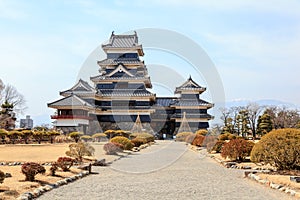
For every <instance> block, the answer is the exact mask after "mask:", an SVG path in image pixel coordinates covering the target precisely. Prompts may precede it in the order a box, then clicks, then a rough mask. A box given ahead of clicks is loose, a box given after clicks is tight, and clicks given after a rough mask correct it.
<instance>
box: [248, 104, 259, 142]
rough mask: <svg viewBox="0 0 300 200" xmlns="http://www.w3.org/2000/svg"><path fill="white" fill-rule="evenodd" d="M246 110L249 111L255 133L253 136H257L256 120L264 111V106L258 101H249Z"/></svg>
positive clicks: (252, 129)
mask: <svg viewBox="0 0 300 200" xmlns="http://www.w3.org/2000/svg"><path fill="white" fill-rule="evenodd" d="M246 110H247V111H248V118H249V124H250V129H251V132H252V135H253V138H255V137H256V128H257V127H256V124H257V123H256V122H257V120H258V117H259V115H260V113H261V111H262V107H261V106H259V105H258V104H257V103H249V104H248V105H247V106H246Z"/></svg>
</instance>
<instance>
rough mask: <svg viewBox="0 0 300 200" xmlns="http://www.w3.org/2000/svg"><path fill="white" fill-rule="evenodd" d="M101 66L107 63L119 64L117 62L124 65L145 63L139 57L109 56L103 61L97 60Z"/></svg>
mask: <svg viewBox="0 0 300 200" xmlns="http://www.w3.org/2000/svg"><path fill="white" fill-rule="evenodd" d="M97 63H98V65H100V66H106V65H117V64H120V63H122V64H124V65H142V64H144V63H143V61H141V60H140V59H138V58H107V59H104V60H101V61H98V62H97Z"/></svg>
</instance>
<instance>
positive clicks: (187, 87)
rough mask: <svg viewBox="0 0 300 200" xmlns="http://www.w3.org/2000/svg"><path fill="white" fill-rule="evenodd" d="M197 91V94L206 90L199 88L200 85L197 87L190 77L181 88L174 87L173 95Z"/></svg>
mask: <svg viewBox="0 0 300 200" xmlns="http://www.w3.org/2000/svg"><path fill="white" fill-rule="evenodd" d="M183 90H185V91H189V90H191V91H199V92H203V91H205V90H206V88H204V87H201V86H200V85H198V84H197V83H196V82H195V81H194V80H193V79H192V77H191V76H190V77H189V78H188V80H187V81H186V82H184V83H183V84H182V85H181V86H179V87H176V90H175V93H179V92H181V91H183Z"/></svg>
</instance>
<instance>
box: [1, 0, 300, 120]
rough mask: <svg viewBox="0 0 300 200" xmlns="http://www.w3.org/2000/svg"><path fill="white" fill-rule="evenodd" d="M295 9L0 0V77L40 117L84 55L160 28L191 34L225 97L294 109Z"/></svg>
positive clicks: (168, 61)
mask: <svg viewBox="0 0 300 200" xmlns="http://www.w3.org/2000/svg"><path fill="white" fill-rule="evenodd" d="M299 10H300V2H299V1H293V0H291V1H271V0H265V1H263V2H261V1H258V0H252V1H238V0H229V1H217V0H211V1H201V0H200V1H197V0H172V1H171V0H164V1H158V0H154V1H141V0H132V1H126V0H125V1H121V0H119V1H89V0H86V1H80V0H78V1H76V0H74V1H73V0H65V1H61V0H53V1H33V0H32V1H30V0H26V1H25V0H19V1H16V0H0V30H1V31H0V44H1V45H0V58H1V59H0V65H1V68H0V78H1V79H2V80H3V82H4V83H10V84H12V85H14V86H15V87H16V88H17V89H18V90H19V91H20V92H21V93H22V94H24V95H25V98H26V100H27V106H28V109H27V111H26V114H30V115H31V116H33V118H39V117H41V116H44V117H45V116H48V115H50V114H52V113H53V111H54V110H52V109H48V108H47V106H46V103H49V102H51V101H54V100H56V99H58V98H59V95H58V92H59V91H62V90H65V89H68V88H70V87H71V86H72V85H73V84H74V82H75V81H76V78H77V76H78V73H79V71H80V69H81V67H82V64H83V63H84V62H85V60H86V58H87V57H88V56H89V55H90V53H91V52H92V51H93V50H94V49H95V48H96V47H97V46H99V45H100V44H101V43H102V42H104V41H105V40H107V39H108V38H109V36H110V34H111V32H112V31H115V33H117V34H118V33H124V32H127V31H130V30H137V29H142V28H161V29H169V30H172V31H176V32H178V33H181V34H183V35H185V36H187V37H189V38H190V39H192V40H194V41H195V42H196V43H198V44H199V45H200V46H201V47H202V48H203V49H204V50H205V51H206V53H207V54H208V55H209V57H210V58H211V60H212V61H213V62H214V64H215V66H216V68H217V70H218V72H219V74H220V76H221V79H222V81H223V86H224V91H225V95H226V100H228V101H229V100H233V99H250V100H259V99H276V100H282V101H287V102H291V103H294V104H297V105H300V93H299V91H298V90H299V88H300V81H299V74H300V68H299V64H300V56H299V49H300V12H299ZM145 53H146V56H145V63H146V64H151V63H156V64H163V65H170V66H172V67H173V66H174V68H176V69H177V70H178V72H182V71H183V72H182V73H186V74H184V76H185V75H186V76H188V74H190V72H189V71H188V70H185V67H187V66H185V63H184V62H180V61H178V62H175V61H176V58H172V55H171V56H170V55H164V54H163V53H162V54H159V53H158V52H151V51H150V50H149V51H146V50H145ZM147 53H148V54H147ZM101 58H102V57H101V56H100V55H99V59H101ZM95 62H96V61H95ZM95 71H97V69H95ZM191 73H192V72H191ZM196 79H197V80H196V81H197V82H199V83H200V84H201V85H204V86H205V81H203V80H201V79H200V78H198V77H197V76H196ZM208 89H209V88H208ZM207 98H208V99H209V97H207ZM48 120H49V119H48ZM49 121H50V120H49ZM49 121H46V123H48V122H49Z"/></svg>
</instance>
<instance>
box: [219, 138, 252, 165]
mask: <svg viewBox="0 0 300 200" xmlns="http://www.w3.org/2000/svg"><path fill="white" fill-rule="evenodd" d="M253 146H254V143H253V142H251V141H247V140H245V139H233V140H230V141H229V142H228V143H225V144H224V145H223V147H222V152H221V156H222V157H223V158H229V159H230V160H237V161H244V160H245V158H246V157H247V156H249V155H250V153H251V150H252V148H253Z"/></svg>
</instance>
